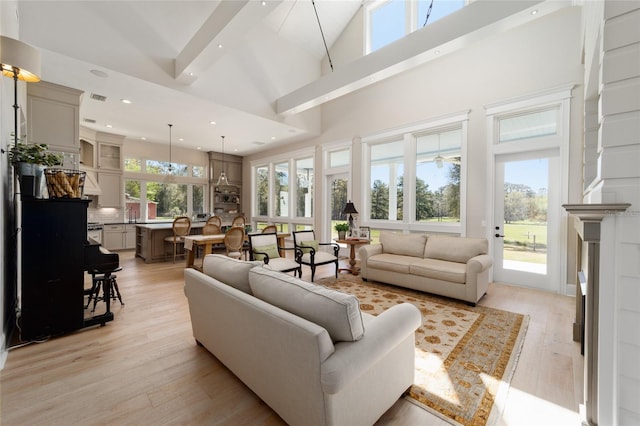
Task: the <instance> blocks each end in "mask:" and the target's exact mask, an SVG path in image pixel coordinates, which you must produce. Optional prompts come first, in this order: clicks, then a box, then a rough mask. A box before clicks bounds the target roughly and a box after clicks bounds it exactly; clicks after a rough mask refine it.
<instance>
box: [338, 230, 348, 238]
mask: <svg viewBox="0 0 640 426" xmlns="http://www.w3.org/2000/svg"><path fill="white" fill-rule="evenodd" d="M346 236H347V231H338V239H339V240H344V239H345V237H346Z"/></svg>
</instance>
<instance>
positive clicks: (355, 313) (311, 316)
mask: <svg viewBox="0 0 640 426" xmlns="http://www.w3.org/2000/svg"><path fill="white" fill-rule="evenodd" d="M249 285H250V286H251V291H252V292H253V295H254V296H255V297H257V298H258V299H262V300H264V301H265V302H267V303H270V304H272V305H274V306H277V307H279V308H280V309H284V310H285V311H288V312H291V313H292V314H294V315H297V316H299V317H301V318H304V319H306V320H308V321H311V322H313V323H315V324H318V325H319V326H321V327H322V328H324V329H325V330H327V332H328V333H329V336H330V337H331V340H332V341H333V342H334V343H336V342H354V341H356V340H360V339H361V338H362V336H363V335H364V323H363V322H362V314H361V313H360V302H359V301H358V299H357V298H356V297H355V296H353V295H350V294H346V293H341V292H339V291H336V290H332V289H329V288H326V287H322V286H319V285H315V284H312V283H308V282H306V281H302V280H301V279H299V278H295V277H292V276H290V275H287V274H283V273H282V272H276V271H271V270H269V269H266V268H255V269H252V270H251V271H250V272H249Z"/></svg>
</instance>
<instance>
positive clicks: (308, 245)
mask: <svg viewBox="0 0 640 426" xmlns="http://www.w3.org/2000/svg"><path fill="white" fill-rule="evenodd" d="M293 244H294V246H295V248H297V249H300V251H299V252H298V251H296V262H298V263H299V264H300V265H307V266H309V267H310V268H311V281H312V282H313V279H314V277H315V275H316V267H317V266H320V265H327V264H330V263H334V264H335V265H336V278H338V252H339V251H340V246H339V245H338V244H336V243H321V242H318V240H316V235H315V232H314V231H313V230H306V231H294V232H293ZM321 246H330V247H331V248H332V252H326V251H323V250H320V247H321Z"/></svg>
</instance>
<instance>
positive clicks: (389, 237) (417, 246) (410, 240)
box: [380, 231, 427, 258]
mask: <svg viewBox="0 0 640 426" xmlns="http://www.w3.org/2000/svg"><path fill="white" fill-rule="evenodd" d="M426 242H427V234H403V233H399V232H389V231H382V232H380V244H382V252H383V253H389V254H400V255H404V256H413V257H420V258H422V257H424V246H425V243H426Z"/></svg>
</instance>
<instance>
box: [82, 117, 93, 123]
mask: <svg viewBox="0 0 640 426" xmlns="http://www.w3.org/2000/svg"><path fill="white" fill-rule="evenodd" d="M82 121H84V122H85V123H91V124H94V123H95V122H96V120H94V119H93V118H85V119H84V120H82Z"/></svg>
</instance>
